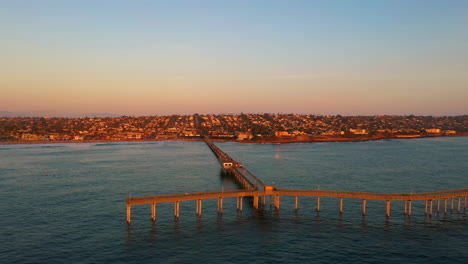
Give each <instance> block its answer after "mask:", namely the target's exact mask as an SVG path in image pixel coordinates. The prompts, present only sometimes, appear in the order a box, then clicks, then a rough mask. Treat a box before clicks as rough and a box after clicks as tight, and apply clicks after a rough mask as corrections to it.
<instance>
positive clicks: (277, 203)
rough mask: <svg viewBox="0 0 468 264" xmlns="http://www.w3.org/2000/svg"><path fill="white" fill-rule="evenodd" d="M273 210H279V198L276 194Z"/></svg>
mask: <svg viewBox="0 0 468 264" xmlns="http://www.w3.org/2000/svg"><path fill="white" fill-rule="evenodd" d="M275 208H276V209H278V210H279V209H280V196H279V195H278V194H276V195H275Z"/></svg>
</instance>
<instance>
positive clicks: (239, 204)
mask: <svg viewBox="0 0 468 264" xmlns="http://www.w3.org/2000/svg"><path fill="white" fill-rule="evenodd" d="M242 199H243V197H242V196H239V197H237V210H239V211H241V212H242V204H243V203H242Z"/></svg>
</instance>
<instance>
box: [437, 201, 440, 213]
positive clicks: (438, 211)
mask: <svg viewBox="0 0 468 264" xmlns="http://www.w3.org/2000/svg"><path fill="white" fill-rule="evenodd" d="M439 213H440V199H437V214H439Z"/></svg>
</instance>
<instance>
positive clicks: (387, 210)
mask: <svg viewBox="0 0 468 264" xmlns="http://www.w3.org/2000/svg"><path fill="white" fill-rule="evenodd" d="M391 202H392V201H391V200H387V206H386V210H385V212H386V215H387V217H389V216H390V204H391Z"/></svg>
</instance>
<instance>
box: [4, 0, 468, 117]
mask: <svg viewBox="0 0 468 264" xmlns="http://www.w3.org/2000/svg"><path fill="white" fill-rule="evenodd" d="M467 14H468V1H463V0H460V1H457V0H448V1H430V0H420V1H418V0H415V1H407V0H405V1H378V0H377V1H375V0H373V1H370V0H369V1H275V0H268V1H256V0H252V1H247V0H245V1H242V0H241V1H203V0H200V1H47V0H41V1H22V0H18V1H1V2H0V40H1V41H0V58H1V59H0V111H10V112H48V113H56V114H57V115H63V114H69V113H99V112H107V113H114V114H125V115H156V114H158V115H164V114H193V113H240V112H244V113H263V112H269V113H279V112H283V113H306V114H307V113H312V114H342V115H374V114H401V115H405V114H417V115H419V114H421V115H459V114H468V15H467Z"/></svg>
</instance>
